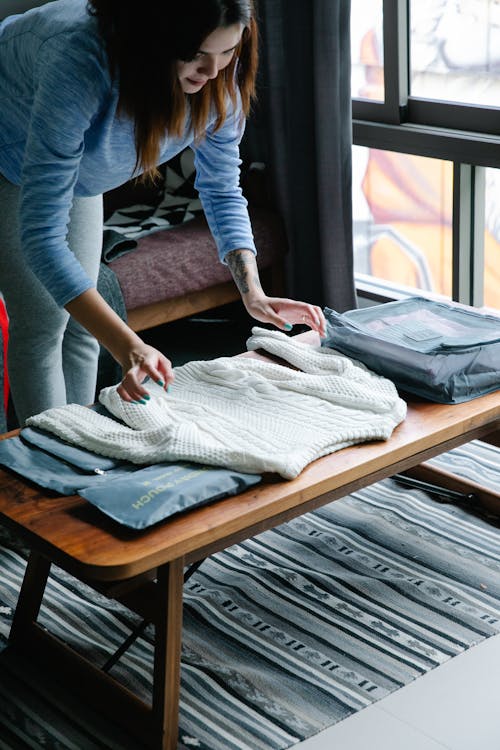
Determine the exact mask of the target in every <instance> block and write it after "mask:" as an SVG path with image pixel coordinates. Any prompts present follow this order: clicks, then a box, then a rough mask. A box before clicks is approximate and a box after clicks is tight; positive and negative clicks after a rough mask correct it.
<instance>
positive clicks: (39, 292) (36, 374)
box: [0, 175, 103, 425]
mask: <svg viewBox="0 0 500 750" xmlns="http://www.w3.org/2000/svg"><path fill="white" fill-rule="evenodd" d="M19 194H20V189H19V188H18V187H17V186H15V185H12V183H10V182H8V181H7V180H6V179H5V178H4V177H3V176H2V175H0V291H1V292H2V293H3V296H4V299H5V303H6V307H7V313H8V315H9V351H8V369H9V380H10V387H11V393H12V400H13V403H14V408H15V410H16V415H17V418H18V420H19V423H20V424H21V425H22V424H23V423H24V421H25V419H27V417H29V416H31V415H33V414H38V413H39V412H41V411H44V410H45V409H49V408H51V407H53V406H62V405H64V404H66V403H77V404H90V403H92V402H93V401H94V397H95V384H96V376H97V359H98V355H99V345H98V342H97V341H96V339H95V338H94V337H93V336H91V335H90V334H89V333H88V332H87V331H86V330H85V329H84V328H83V327H82V326H81V325H79V323H77V322H76V321H75V320H73V319H72V318H71V317H70V316H69V315H68V313H67V312H66V310H64V308H60V307H59V306H58V305H57V304H56V303H55V302H54V300H53V298H52V297H51V295H50V294H49V293H48V291H47V290H46V289H45V287H44V286H43V285H42V284H41V283H40V281H38V279H37V278H36V276H35V275H34V274H33V273H32V272H31V270H30V269H29V268H28V266H27V265H26V263H25V261H24V257H23V253H22V250H21V247H20V231H19V210H18V206H19ZM102 226H103V216H102V196H96V197H91V198H75V199H74V201H73V207H72V210H71V214H70V223H69V227H68V243H69V246H70V248H71V249H72V251H73V252H74V254H75V255H76V257H77V258H78V259H79V261H80V263H81V264H82V266H83V267H84V268H85V270H86V272H87V273H88V275H89V276H90V278H91V279H92V280H93V281H95V282H96V281H97V276H98V273H99V263H100V257H101V247H102Z"/></svg>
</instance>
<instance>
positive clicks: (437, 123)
mask: <svg viewBox="0 0 500 750" xmlns="http://www.w3.org/2000/svg"><path fill="white" fill-rule="evenodd" d="M409 39H410V2H409V0H383V40H384V63H383V65H384V97H385V98H384V101H383V102H380V101H372V100H366V99H360V98H353V100H352V118H353V122H352V126H353V127H352V130H353V144H354V145H357V146H365V147H368V148H376V149H381V150H385V151H393V152H399V153H407V154H414V155H417V156H427V157H432V158H437V159H442V160H445V161H452V162H453V164H454V169H453V195H454V200H453V263H452V288H453V291H452V297H453V299H454V300H455V301H457V302H461V303H464V304H469V305H474V306H479V307H481V306H482V305H483V284H482V279H483V276H484V232H485V216H484V214H485V206H484V201H485V187H484V184H485V176H484V168H485V167H493V168H500V108H496V107H485V106H484V105H472V104H456V103H454V102H446V101H439V100H430V99H421V98H417V97H412V96H410V93H409V91H410V44H409ZM394 40H396V43H395V42H394ZM478 122H480V123H481V130H479V129H478V127H477V123H478ZM360 281H361V280H360ZM360 286H361V287H363V288H364V289H365V291H366V289H367V284H366V279H364V280H363V281H362V283H361V284H360ZM377 294H379V290H378V291H377Z"/></svg>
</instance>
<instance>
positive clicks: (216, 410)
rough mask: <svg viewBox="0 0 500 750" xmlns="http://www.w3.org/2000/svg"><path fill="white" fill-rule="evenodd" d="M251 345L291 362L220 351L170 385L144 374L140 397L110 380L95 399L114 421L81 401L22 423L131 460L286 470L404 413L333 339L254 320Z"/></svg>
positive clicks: (379, 436)
mask: <svg viewBox="0 0 500 750" xmlns="http://www.w3.org/2000/svg"><path fill="white" fill-rule="evenodd" d="M252 334H253V335H252V336H251V338H249V340H248V342H247V347H248V349H249V350H255V349H264V350H265V351H267V352H269V353H270V354H273V355H275V356H277V357H280V358H281V359H283V360H285V361H286V362H288V363H290V364H291V365H293V366H294V367H297V368H299V371H297V370H294V369H291V368H290V367H288V366H285V365H282V364H277V363H274V362H271V361H269V362H264V361H262V360H259V359H252V358H249V357H239V358H237V357H220V358H218V359H213V360H208V361H195V362H188V363H187V364H185V365H183V366H182V367H177V368H175V382H174V384H173V386H172V388H171V390H170V392H169V393H165V392H164V391H163V390H162V389H161V388H160V387H159V386H157V385H155V384H152V383H148V389H149V391H150V394H151V399H150V401H148V403H147V404H146V405H145V406H143V405H133V404H129V403H127V402H125V401H123V400H122V399H121V398H120V396H119V395H118V393H117V391H116V386H112V387H110V388H105V389H103V390H102V391H101V393H100V396H99V400H100V402H101V403H102V404H104V406H105V407H106V408H107V409H108V410H109V411H110V412H111V413H112V414H113V415H114V416H115V417H118V419H120V420H121V422H117V421H115V420H113V419H110V418H109V417H105V416H102V415H100V414H97V413H96V412H94V411H92V410H90V409H88V408H87V407H83V406H77V405H76V404H70V405H68V406H63V407H59V408H54V409H48V410H47V411H45V412H42V413H41V414H38V415H37V416H35V417H32V418H31V419H29V420H28V424H30V425H32V426H36V427H41V428H43V429H45V430H49V431H50V432H53V433H55V434H56V435H58V436H59V437H61V438H63V439H64V440H67V441H69V442H70V443H74V444H76V445H80V446H83V447H85V448H87V449H90V450H92V451H95V452H96V453H99V454H102V455H106V456H111V457H113V458H123V459H126V460H129V461H132V462H134V463H158V462H162V461H179V460H188V461H196V462H202V463H205V464H210V465H214V466H225V467H227V468H231V469H234V470H237V471H244V472H249V473H262V472H275V473H278V474H280V475H281V476H282V477H284V478H285V479H292V478H293V477H295V476H297V474H299V473H300V472H301V471H302V469H303V468H304V467H305V466H306V465H307V464H308V463H310V462H311V461H313V460H314V459H316V458H319V457H320V456H324V455H326V454H328V453H333V452H334V451H337V450H339V449H340V448H344V447H346V446H348V445H353V444H355V443H360V442H364V441H367V440H386V439H387V438H389V437H390V435H391V434H392V431H393V429H394V428H395V427H396V426H397V425H398V424H399V423H400V422H401V421H402V420H403V419H404V418H405V415H406V404H405V402H404V401H402V399H400V398H399V396H398V394H397V391H396V388H395V386H394V385H393V383H392V382H391V381H389V380H387V379H386V378H383V377H381V376H379V375H375V374H374V373H372V372H371V371H369V370H368V369H367V368H366V367H364V365H362V364H360V363H358V362H354V361H352V360H350V359H349V358H348V357H345V356H344V355H342V354H339V353H338V352H336V351H335V350H333V349H322V348H321V347H319V346H317V347H315V346H310V345H308V344H304V343H301V342H299V341H296V340H294V339H293V338H290V337H288V336H286V335H285V334H283V333H281V332H280V331H268V330H265V329H262V328H257V327H256V328H253V329H252Z"/></svg>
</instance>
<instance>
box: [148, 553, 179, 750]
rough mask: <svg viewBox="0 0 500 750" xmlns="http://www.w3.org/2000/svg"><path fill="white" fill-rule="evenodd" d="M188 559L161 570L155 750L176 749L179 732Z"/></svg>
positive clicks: (153, 707) (159, 570)
mask: <svg viewBox="0 0 500 750" xmlns="http://www.w3.org/2000/svg"><path fill="white" fill-rule="evenodd" d="M183 583H184V560H183V559H182V558H181V559H179V560H174V561H173V562H170V563H167V564H166V565H163V566H161V567H160V568H158V577H157V586H158V597H157V616H156V618H155V623H154V624H155V659H154V681H153V706H152V709H153V726H154V737H153V738H152V739H153V741H152V744H151V746H152V748H154V750H176V748H177V737H178V732H179V696H180V680H181V647H182V606H183V599H182V595H183Z"/></svg>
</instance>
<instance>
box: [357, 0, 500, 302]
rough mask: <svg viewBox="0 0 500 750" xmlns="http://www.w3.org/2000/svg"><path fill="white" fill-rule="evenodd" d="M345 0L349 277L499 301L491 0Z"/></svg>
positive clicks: (495, 47)
mask: <svg viewBox="0 0 500 750" xmlns="http://www.w3.org/2000/svg"><path fill="white" fill-rule="evenodd" d="M367 7H369V8H370V13H368V12H367V10H366V9H367ZM351 8H352V12H351V47H352V61H353V72H352V96H353V139H354V144H355V145H354V147H353V218H354V239H355V270H356V272H357V274H358V281H359V282H360V283H359V284H358V286H362V287H363V288H364V289H365V290H366V289H367V288H368V286H369V285H368V286H367V281H368V282H370V281H371V282H374V285H375V282H376V286H377V287H378V290H380V288H381V286H385V288H386V290H387V296H388V297H390V296H397V294H398V290H401V289H410V290H411V291H413V292H414V293H415V292H419V291H422V290H426V291H428V292H429V293H432V294H437V295H440V296H445V297H451V298H453V299H455V300H458V301H460V302H464V303H467V304H474V305H478V306H482V305H486V306H488V307H496V308H500V271H499V270H497V269H499V268H500V208H497V206H500V179H499V175H500V172H499V171H498V170H499V169H500V109H499V107H500V2H498V0H453V1H450V0H371V1H370V2H369V3H367V2H366V0H352V6H351ZM464 29H467V33H466V34H465V32H464ZM464 39H467V43H464ZM497 105H498V106H497Z"/></svg>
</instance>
